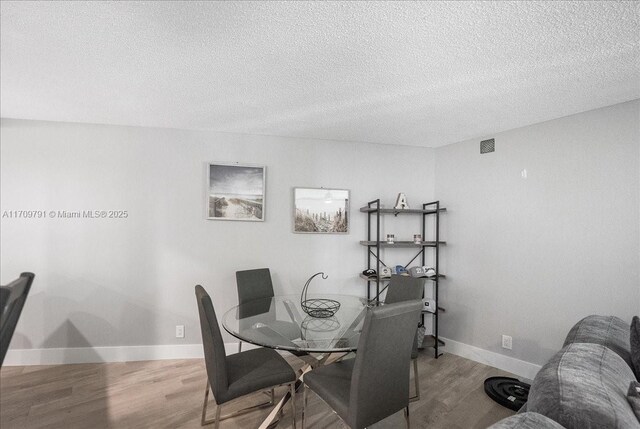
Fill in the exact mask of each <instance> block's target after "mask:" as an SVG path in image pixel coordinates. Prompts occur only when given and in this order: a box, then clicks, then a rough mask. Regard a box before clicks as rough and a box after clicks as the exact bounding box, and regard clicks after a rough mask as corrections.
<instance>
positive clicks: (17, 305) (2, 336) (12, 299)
mask: <svg viewBox="0 0 640 429" xmlns="http://www.w3.org/2000/svg"><path fill="white" fill-rule="evenodd" d="M34 277H35V275H34V274H33V273H22V274H20V277H18V278H17V279H16V280H14V281H12V282H11V283H9V284H8V285H7V286H2V292H0V312H1V314H0V366H2V363H3V362H4V357H5V356H6V354H7V350H8V349H9V344H10V343H11V338H12V337H13V333H14V332H15V330H16V326H17V324H18V320H19V319H20V314H21V313H22V309H23V308H24V304H25V302H26V300H27V295H28V294H29V290H30V289H31V284H32V283H33V279H34Z"/></svg>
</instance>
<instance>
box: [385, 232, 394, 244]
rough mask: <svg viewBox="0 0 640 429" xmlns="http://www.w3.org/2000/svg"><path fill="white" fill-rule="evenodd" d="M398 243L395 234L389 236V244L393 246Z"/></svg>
mask: <svg viewBox="0 0 640 429" xmlns="http://www.w3.org/2000/svg"><path fill="white" fill-rule="evenodd" d="M394 241H396V236H395V234H387V243H389V244H393V243H394Z"/></svg>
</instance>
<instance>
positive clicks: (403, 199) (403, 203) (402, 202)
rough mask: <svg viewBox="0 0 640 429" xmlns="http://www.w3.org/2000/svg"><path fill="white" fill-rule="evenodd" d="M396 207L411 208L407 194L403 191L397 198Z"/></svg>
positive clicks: (400, 208)
mask: <svg viewBox="0 0 640 429" xmlns="http://www.w3.org/2000/svg"><path fill="white" fill-rule="evenodd" d="M394 208H396V209H399V210H404V209H408V208H409V204H408V203H407V196H406V195H405V194H404V193H403V192H401V193H399V194H398V199H397V200H396V206H395V207H394Z"/></svg>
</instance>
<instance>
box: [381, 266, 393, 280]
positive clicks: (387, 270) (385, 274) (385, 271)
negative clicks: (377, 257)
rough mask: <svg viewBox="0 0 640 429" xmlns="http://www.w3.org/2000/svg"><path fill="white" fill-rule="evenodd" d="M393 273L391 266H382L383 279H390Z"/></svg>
mask: <svg viewBox="0 0 640 429" xmlns="http://www.w3.org/2000/svg"><path fill="white" fill-rule="evenodd" d="M391 274H392V273H391V268H389V267H382V269H381V270H380V278H381V279H388V278H389V277H391Z"/></svg>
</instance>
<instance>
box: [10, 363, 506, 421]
mask: <svg viewBox="0 0 640 429" xmlns="http://www.w3.org/2000/svg"><path fill="white" fill-rule="evenodd" d="M287 359H288V360H289V362H290V363H291V364H292V366H294V367H295V368H300V367H301V366H302V362H301V361H300V360H298V359H297V358H295V357H292V356H288V357H287ZM418 363H419V372H420V391H421V399H420V401H419V402H415V403H412V404H411V406H410V414H411V427H412V428H414V429H415V428H447V429H463V428H465V429H466V428H486V427H487V426H489V425H491V424H492V423H494V422H496V421H498V420H500V419H502V418H503V417H506V416H509V415H512V414H513V412H511V411H510V410H507V409H506V408H503V407H501V406H500V405H498V404H496V403H495V402H493V401H492V400H491V399H489V398H488V397H487V396H486V395H485V393H484V390H483V387H482V382H483V381H484V379H485V378H487V377H491V376H497V375H507V376H508V375H510V374H508V373H505V372H504V371H500V370H497V369H495V368H491V367H489V366H486V365H482V364H479V363H476V362H473V361H470V360H468V359H464V358H461V357H459V356H455V355H451V354H444V355H443V356H441V357H440V358H439V359H434V358H433V357H432V355H431V353H429V352H427V351H425V352H422V353H421V355H420V357H419V361H418ZM205 386H206V379H205V370H204V361H203V360H200V359H189V360H165V361H145V362H123V363H100V364H76V365H56V366H24V367H4V368H2V370H1V371H0V426H1V427H2V428H3V429H11V428H20V429H26V428H34V429H35V428H50V429H54V428H64V429H73V428H199V427H200V412H201V410H202V400H203V397H204V388H205ZM284 392H285V391H284V388H281V389H280V390H279V391H277V393H278V394H279V395H282V394H284ZM264 399H265V396H264V395H263V394H262V393H257V394H255V395H251V396H248V397H246V399H243V400H241V401H236V402H235V403H234V404H233V405H228V406H225V408H224V409H223V414H224V413H227V412H228V411H232V410H233V409H236V408H243V407H245V406H247V405H251V404H255V403H258V402H260V401H263V400H264ZM296 405H297V411H298V412H297V416H296V418H297V422H298V424H299V423H300V416H301V409H302V408H301V406H302V395H301V394H300V395H297V400H296ZM214 410H215V405H214V404H213V403H211V404H210V405H209V411H210V412H213V411H214ZM268 412H269V409H268V408H266V409H261V410H259V411H255V412H253V413H249V414H246V415H243V416H240V417H236V418H234V419H229V420H226V421H223V422H222V423H221V425H220V427H221V429H230V428H251V427H254V428H255V427H257V426H258V425H259V423H260V422H261V421H262V420H263V419H264V418H265V417H266V415H267V414H268ZM307 418H308V420H307V428H309V429H327V428H346V425H345V424H344V423H342V421H341V420H340V419H339V418H338V417H337V416H336V415H335V414H334V413H333V412H332V411H331V409H330V408H329V407H328V406H327V405H326V404H325V403H324V402H322V401H321V400H320V399H319V398H318V397H317V396H316V395H315V394H313V393H310V394H309V403H308V411H307ZM278 427H279V428H291V427H292V425H291V408H290V405H288V404H287V406H286V407H285V413H284V417H283V418H282V420H281V421H280V424H279V425H278ZM403 427H405V423H404V416H403V413H402V412H400V413H398V414H396V415H393V416H391V417H389V418H387V419H385V420H383V421H381V422H379V423H377V424H376V425H374V426H372V428H380V429H381V428H394V429H395V428H403Z"/></svg>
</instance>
